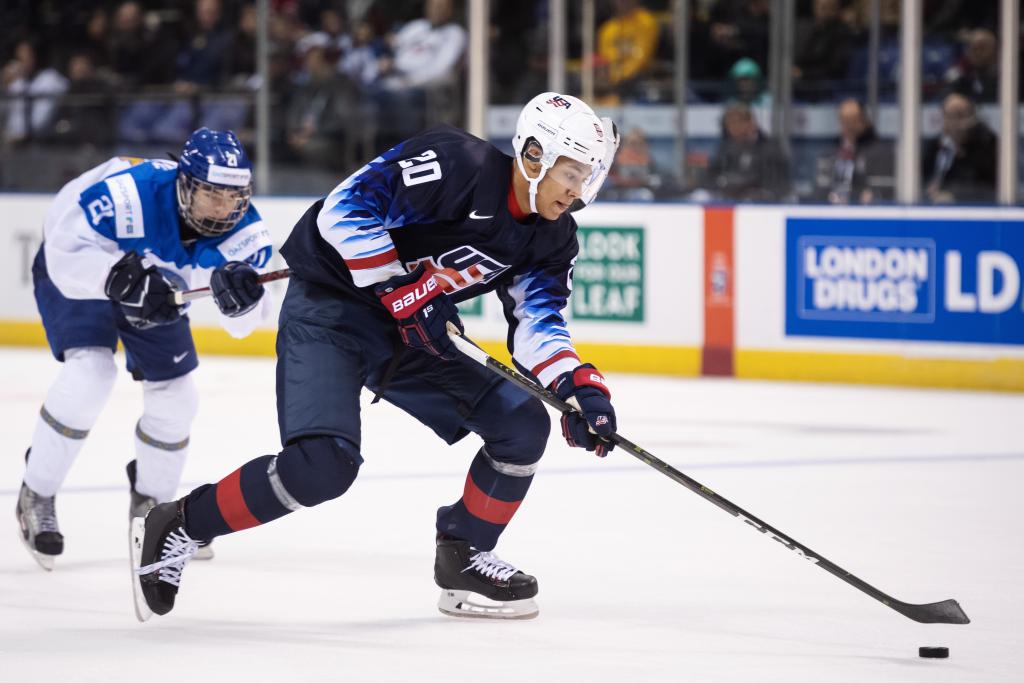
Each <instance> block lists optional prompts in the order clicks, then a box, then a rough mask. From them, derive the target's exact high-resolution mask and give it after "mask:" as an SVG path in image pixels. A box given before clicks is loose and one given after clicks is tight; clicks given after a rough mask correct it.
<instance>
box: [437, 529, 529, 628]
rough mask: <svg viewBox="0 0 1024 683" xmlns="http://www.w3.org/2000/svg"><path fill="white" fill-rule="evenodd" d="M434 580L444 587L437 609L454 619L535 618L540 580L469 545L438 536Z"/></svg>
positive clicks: (495, 556) (493, 555)
mask: <svg viewBox="0 0 1024 683" xmlns="http://www.w3.org/2000/svg"><path fill="white" fill-rule="evenodd" d="M434 581H435V582H436V583H437V585H438V586H440V587H441V597H440V598H439V599H438V602H437V608H438V609H439V610H440V611H441V612H442V613H443V614H447V615H449V616H453V617H470V618H478V619H533V618H534V617H536V616H537V614H538V613H539V612H540V609H539V608H538V607H537V603H536V602H534V600H533V598H534V596H536V595H537V579H535V578H534V577H532V576H530V575H529V574H525V573H523V572H521V571H519V570H518V569H516V568H515V567H513V566H512V565H511V564H509V563H508V562H505V561H503V560H501V559H500V558H499V557H498V556H497V555H495V554H494V553H491V552H485V551H480V550H477V549H476V548H473V547H471V546H470V545H469V543H468V542H466V541H462V540H459V539H455V538H447V537H439V538H438V539H437V554H436V557H435V560H434Z"/></svg>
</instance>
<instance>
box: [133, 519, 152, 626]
mask: <svg viewBox="0 0 1024 683" xmlns="http://www.w3.org/2000/svg"><path fill="white" fill-rule="evenodd" d="M145 536H146V519H145V518H144V517H135V518H133V519H132V523H131V526H130V527H129V529H128V548H129V551H130V552H131V566H130V567H129V569H131V575H132V597H133V598H134V599H135V618H136V619H138V620H139V621H142V622H145V621H148V620H149V618H150V617H152V616H153V610H151V609H149V605H147V604H146V596H144V595H143V594H142V579H141V577H140V576H139V574H138V572H137V571H135V570H136V569H138V568H139V567H141V566H142V541H143V540H144V538H145Z"/></svg>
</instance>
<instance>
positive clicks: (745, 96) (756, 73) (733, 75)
mask: <svg viewBox="0 0 1024 683" xmlns="http://www.w3.org/2000/svg"><path fill="white" fill-rule="evenodd" d="M729 82H730V84H731V87H732V92H731V93H730V96H729V99H728V101H729V102H730V103H733V102H736V103H739V104H745V105H747V106H748V107H761V106H770V105H771V95H769V94H768V91H767V90H766V89H765V87H764V78H762V76H761V67H759V66H758V65H757V62H755V61H754V60H753V59H750V58H749V57H744V58H743V59H741V60H739V61H738V62H736V63H735V64H733V65H732V68H731V69H730V70H729Z"/></svg>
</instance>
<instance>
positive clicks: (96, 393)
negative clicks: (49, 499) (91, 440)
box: [25, 347, 117, 496]
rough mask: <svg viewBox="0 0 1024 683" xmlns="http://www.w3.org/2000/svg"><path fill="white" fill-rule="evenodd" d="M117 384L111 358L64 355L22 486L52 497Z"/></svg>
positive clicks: (99, 353) (90, 351)
mask: <svg viewBox="0 0 1024 683" xmlns="http://www.w3.org/2000/svg"><path fill="white" fill-rule="evenodd" d="M116 380H117V367H116V366H115V365H114V354H113V352H111V350H110V349H107V348H102V347H85V348H78V349H68V350H67V351H65V352H64V364H63V366H62V367H61V371H60V374H59V375H57V379H56V381H55V382H54V383H53V384H52V385H51V386H50V391H49V392H48V393H47V395H46V400H45V401H44V402H43V406H42V408H40V410H39V419H38V420H37V422H36V429H35V433H34V434H33V436H32V453H31V455H30V456H29V461H28V465H27V466H26V467H25V483H26V484H27V485H28V487H29V488H30V489H32V490H33V491H35V492H36V493H38V494H39V495H41V496H52V495H55V494H56V493H57V491H58V490H59V489H60V487H61V484H63V483H64V478H65V477H66V476H67V474H68V471H69V470H70V469H71V465H72V464H73V463H74V461H75V457H76V456H77V455H78V452H79V451H81V450H82V446H83V445H85V437H86V436H88V434H89V430H90V429H92V427H93V425H94V424H96V419H97V418H98V417H99V415H100V412H102V411H103V406H105V405H106V403H107V399H108V398H109V397H110V392H111V390H112V389H113V388H114V382H115V381H116Z"/></svg>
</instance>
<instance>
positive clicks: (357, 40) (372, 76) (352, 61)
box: [338, 21, 385, 88]
mask: <svg viewBox="0 0 1024 683" xmlns="http://www.w3.org/2000/svg"><path fill="white" fill-rule="evenodd" d="M384 54H385V47H384V41H382V40H381V39H380V38H378V37H377V36H376V35H375V34H374V32H373V26H372V25H370V22H368V21H360V22H359V23H358V24H356V30H355V33H354V34H353V36H352V48H351V49H350V50H349V51H348V52H346V53H345V54H344V56H342V58H341V60H340V61H339V62H338V70H339V71H341V73H343V74H345V75H346V76H348V77H349V78H350V79H352V82H354V83H358V84H359V85H360V86H362V87H363V88H368V87H370V86H371V85H373V84H374V83H375V82H376V81H377V76H378V73H379V71H380V68H379V63H380V60H381V58H383V57H384Z"/></svg>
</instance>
